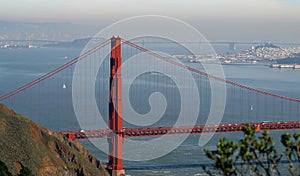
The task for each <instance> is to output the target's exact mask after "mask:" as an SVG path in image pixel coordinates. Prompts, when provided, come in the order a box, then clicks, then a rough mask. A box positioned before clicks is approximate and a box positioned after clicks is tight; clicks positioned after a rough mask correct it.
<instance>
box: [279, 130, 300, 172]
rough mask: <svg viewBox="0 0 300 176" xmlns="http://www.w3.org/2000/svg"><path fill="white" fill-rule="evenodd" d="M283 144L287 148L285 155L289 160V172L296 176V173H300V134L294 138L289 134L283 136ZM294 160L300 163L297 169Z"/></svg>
mask: <svg viewBox="0 0 300 176" xmlns="http://www.w3.org/2000/svg"><path fill="white" fill-rule="evenodd" d="M281 143H282V144H283V146H284V147H285V154H286V156H287V158H288V160H289V172H290V173H291V175H292V176H296V173H299V172H300V169H299V167H300V166H299V161H300V134H296V133H295V134H294V135H293V138H292V136H291V135H290V134H289V133H285V134H283V135H282V136H281ZM294 160H296V161H298V162H297V164H298V167H297V168H296V169H295V168H294V164H293V161H294ZM297 171H298V172H297Z"/></svg>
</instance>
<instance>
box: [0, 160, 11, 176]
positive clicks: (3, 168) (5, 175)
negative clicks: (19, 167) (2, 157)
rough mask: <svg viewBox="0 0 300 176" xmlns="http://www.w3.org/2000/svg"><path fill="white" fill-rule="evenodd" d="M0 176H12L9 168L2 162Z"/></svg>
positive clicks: (0, 163)
mask: <svg viewBox="0 0 300 176" xmlns="http://www.w3.org/2000/svg"><path fill="white" fill-rule="evenodd" d="M0 175H1V176H12V174H11V173H10V172H9V171H8V168H7V166H6V165H5V163H3V162H2V161H0Z"/></svg>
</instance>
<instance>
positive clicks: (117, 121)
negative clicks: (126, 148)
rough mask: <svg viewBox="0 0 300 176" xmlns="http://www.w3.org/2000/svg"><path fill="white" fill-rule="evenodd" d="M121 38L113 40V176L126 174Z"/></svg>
mask: <svg viewBox="0 0 300 176" xmlns="http://www.w3.org/2000/svg"><path fill="white" fill-rule="evenodd" d="M121 65H122V59H121V38H119V37H117V38H115V37H112V38H111V57H110V83H109V86H110V95H109V117H108V126H109V128H110V129H111V130H112V131H113V134H112V135H111V136H110V137H109V138H108V144H109V154H108V164H107V169H108V171H109V172H110V174H111V175H112V176H121V175H124V174H125V171H124V168H123V162H122V149H123V148H122V147H123V138H124V136H123V133H122V129H123V124H122V75H121Z"/></svg>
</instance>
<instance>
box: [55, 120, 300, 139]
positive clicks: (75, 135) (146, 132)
mask: <svg viewBox="0 0 300 176" xmlns="http://www.w3.org/2000/svg"><path fill="white" fill-rule="evenodd" d="M249 125H250V126H251V127H255V128H256V130H257V131H261V130H296V129H300V122H298V121H297V122H266V123H249ZM244 127H245V124H223V125H206V126H205V125H196V126H184V127H167V126H166V127H149V128H123V130H122V131H121V133H120V135H122V136H123V137H124V138H131V137H141V136H162V135H178V134H202V133H213V132H216V133H220V132H223V133H224V132H241V131H242V130H243V128H244ZM61 133H62V134H63V135H65V136H67V137H69V138H70V139H73V140H74V139H88V138H110V137H111V136H112V135H114V133H113V132H112V131H111V130H109V129H105V130H88V131H64V132H61Z"/></svg>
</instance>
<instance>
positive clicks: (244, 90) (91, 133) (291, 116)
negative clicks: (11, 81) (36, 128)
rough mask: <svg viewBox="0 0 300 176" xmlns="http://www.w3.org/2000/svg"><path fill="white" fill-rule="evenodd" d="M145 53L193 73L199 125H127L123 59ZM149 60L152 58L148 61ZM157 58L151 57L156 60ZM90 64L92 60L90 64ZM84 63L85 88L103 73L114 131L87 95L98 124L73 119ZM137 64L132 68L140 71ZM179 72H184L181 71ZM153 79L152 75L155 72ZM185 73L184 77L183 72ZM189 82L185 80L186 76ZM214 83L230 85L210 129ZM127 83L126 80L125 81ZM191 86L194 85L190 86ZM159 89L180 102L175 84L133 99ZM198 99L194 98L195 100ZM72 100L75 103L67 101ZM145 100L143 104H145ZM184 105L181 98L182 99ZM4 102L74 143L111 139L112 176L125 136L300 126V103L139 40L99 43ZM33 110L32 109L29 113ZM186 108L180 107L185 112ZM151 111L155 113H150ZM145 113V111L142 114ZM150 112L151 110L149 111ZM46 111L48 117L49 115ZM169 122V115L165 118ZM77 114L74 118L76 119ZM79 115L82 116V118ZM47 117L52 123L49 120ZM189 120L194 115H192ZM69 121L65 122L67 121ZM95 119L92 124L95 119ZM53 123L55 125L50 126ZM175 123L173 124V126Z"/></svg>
mask: <svg viewBox="0 0 300 176" xmlns="http://www.w3.org/2000/svg"><path fill="white" fill-rule="evenodd" d="M139 53H144V54H146V55H147V56H149V58H146V59H151V57H155V58H157V59H160V60H162V61H164V62H166V63H169V64H172V65H174V66H176V67H179V68H182V69H186V70H188V71H190V72H191V73H193V76H194V79H195V80H196V81H197V86H198V89H199V94H200V95H201V96H202V97H204V98H202V99H201V107H202V109H200V113H199V117H201V118H200V119H199V120H198V121H197V124H196V125H191V126H172V125H166V124H168V123H165V122H164V121H163V120H162V121H163V123H161V124H159V123H158V124H157V126H155V125H154V126H148V127H136V126H130V125H128V124H125V125H124V122H123V116H122V115H123V114H122V112H123V104H122V84H124V83H123V80H122V71H121V68H122V63H123V61H122V60H125V61H126V59H129V58H130V57H132V56H134V55H138V54H139ZM147 56H146V57H147ZM150 56H151V57H150ZM101 58H106V62H105V63H104V64H103V66H101V67H100V68H95V67H94V66H95V65H98V64H99V63H100V59H101ZM86 60H89V61H90V62H85V61H86ZM79 62H82V63H83V65H84V67H85V68H86V70H85V73H86V75H84V76H82V78H81V81H82V84H81V85H80V86H82V87H85V86H86V83H88V82H89V81H91V80H89V79H90V78H89V75H91V73H90V72H92V71H95V70H93V69H99V70H97V71H98V74H97V81H99V82H96V83H95V86H96V87H97V88H96V92H95V94H96V96H97V97H98V98H97V101H98V102H97V106H98V108H99V109H100V111H101V114H104V116H106V115H107V125H108V129H98V128H97V124H93V122H95V121H93V118H97V117H96V116H97V115H96V114H93V113H92V112H90V107H89V105H88V103H87V102H88V101H89V100H88V99H87V98H86V96H84V95H82V97H80V98H81V101H82V104H81V105H82V106H84V107H83V109H85V113H86V122H85V123H86V124H85V126H86V127H89V126H92V127H91V128H93V129H90V128H89V129H84V130H80V129H78V127H77V126H76V125H75V126H74V125H70V124H74V122H72V121H74V117H73V118H71V117H70V115H69V111H73V108H75V107H73V106H72V105H71V104H72V103H70V99H71V98H72V97H71V96H72V91H71V90H70V87H71V85H72V81H73V80H72V78H73V75H74V70H75V65H76V64H77V63H79ZM138 67H139V66H138V65H137V66H132V68H131V69H138ZM177 74H178V73H177ZM150 75H151V72H150ZM179 75H180V73H179ZM144 78H145V79H146V78H147V79H148V80H150V82H151V81H152V82H154V83H157V82H159V81H162V82H163V84H164V85H169V84H171V83H172V81H170V80H169V79H168V78H161V75H152V78H151V76H149V75H148V77H147V75H144ZM183 79H184V78H183ZM209 79H213V80H215V81H218V82H220V83H223V84H225V85H226V87H227V96H228V97H227V102H226V109H225V114H224V116H225V117H224V118H223V120H222V123H221V124H208V125H204V124H205V121H206V120H207V116H208V113H209V108H210V105H209V104H210V103H211V101H210V100H209V99H210V97H209V96H210V95H211V91H212V90H211V88H210V84H209ZM125 81H126V80H125ZM186 86H187V87H189V85H186ZM149 87H150V88H154V90H156V91H163V92H164V93H166V94H167V95H168V96H169V98H170V99H171V101H170V102H171V105H172V102H173V103H174V102H176V101H178V98H176V95H177V94H178V90H177V89H176V88H173V86H172V84H171V86H170V85H169V87H167V88H163V89H161V88H160V87H159V85H157V84H151V85H144V86H142V87H137V88H136V89H135V90H132V91H131V94H132V97H133V96H134V97H138V99H144V98H147V96H148V95H149V94H150V93H149V92H147V91H143V89H145V88H149ZM190 99H191V100H192V99H193V97H190ZM67 101H69V103H66V102H67ZM140 101H143V100H140ZM179 101H180V99H179ZM0 102H3V103H5V104H7V105H9V106H10V107H16V109H17V110H18V108H20V109H21V111H22V108H23V111H24V112H27V114H26V113H25V114H26V115H29V116H30V117H33V120H35V121H37V122H38V123H39V124H41V125H44V126H46V127H49V128H51V129H53V130H55V131H58V132H60V133H62V134H64V135H65V136H67V137H69V138H70V139H72V140H75V139H89V138H107V139H108V144H109V155H108V164H107V168H108V169H110V170H111V171H112V175H120V174H122V173H123V172H124V170H123V163H122V152H123V151H122V145H123V138H133V137H141V136H165V135H180V134H202V133H203V134H204V133H215V132H217V133H223V132H241V131H242V129H243V127H244V125H245V123H248V124H250V126H252V127H255V128H256V130H257V131H260V130H294V129H299V128H300V121H299V117H300V112H299V102H300V100H299V99H296V98H291V97H287V96H282V95H279V94H276V93H272V92H269V91H265V90H259V89H256V88H252V87H249V86H246V85H242V84H239V83H236V82H234V81H231V80H226V79H223V78H219V77H217V76H215V75H211V74H208V73H206V72H205V71H203V70H202V69H201V68H194V67H192V66H190V65H187V64H183V63H182V62H178V61H176V60H174V59H172V58H170V57H167V56H163V55H162V54H159V53H157V52H153V51H151V50H149V49H146V48H144V47H141V46H139V45H137V44H135V43H134V42H131V41H127V40H124V39H121V38H119V37H112V38H111V39H109V40H106V41H105V42H103V43H101V44H99V45H97V46H96V47H94V48H92V49H90V50H88V51H87V52H85V53H83V54H81V55H80V56H79V57H77V58H75V59H73V60H71V61H69V62H67V63H65V64H63V65H61V66H59V67H57V68H56V69H54V70H52V71H50V72H48V73H46V74H44V75H43V76H40V77H38V78H37V79H35V80H33V81H31V82H29V83H27V84H25V85H23V86H21V87H19V88H17V89H15V90H13V91H11V92H9V93H6V94H4V95H2V96H0ZM26 107H28V109H25V110H24V108H26ZM179 109H180V108H179ZM148 110H149V109H148ZM141 111H143V110H141ZM144 111H147V108H146V110H144ZM166 111H168V112H173V111H178V106H177V107H174V108H172V107H171V108H170V109H167V110H166ZM43 113H46V114H43ZM164 115H165V116H166V118H168V117H167V116H168V114H167V113H166V114H164ZM71 116H72V115H71ZM73 116H76V114H75V115H74V114H73ZM45 118H46V119H45ZM186 118H188V117H186ZM62 119H63V120H62ZM91 119H92V120H91ZM50 121H52V123H53V124H54V125H53V126H49V124H50ZM171 124H172V122H171Z"/></svg>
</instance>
